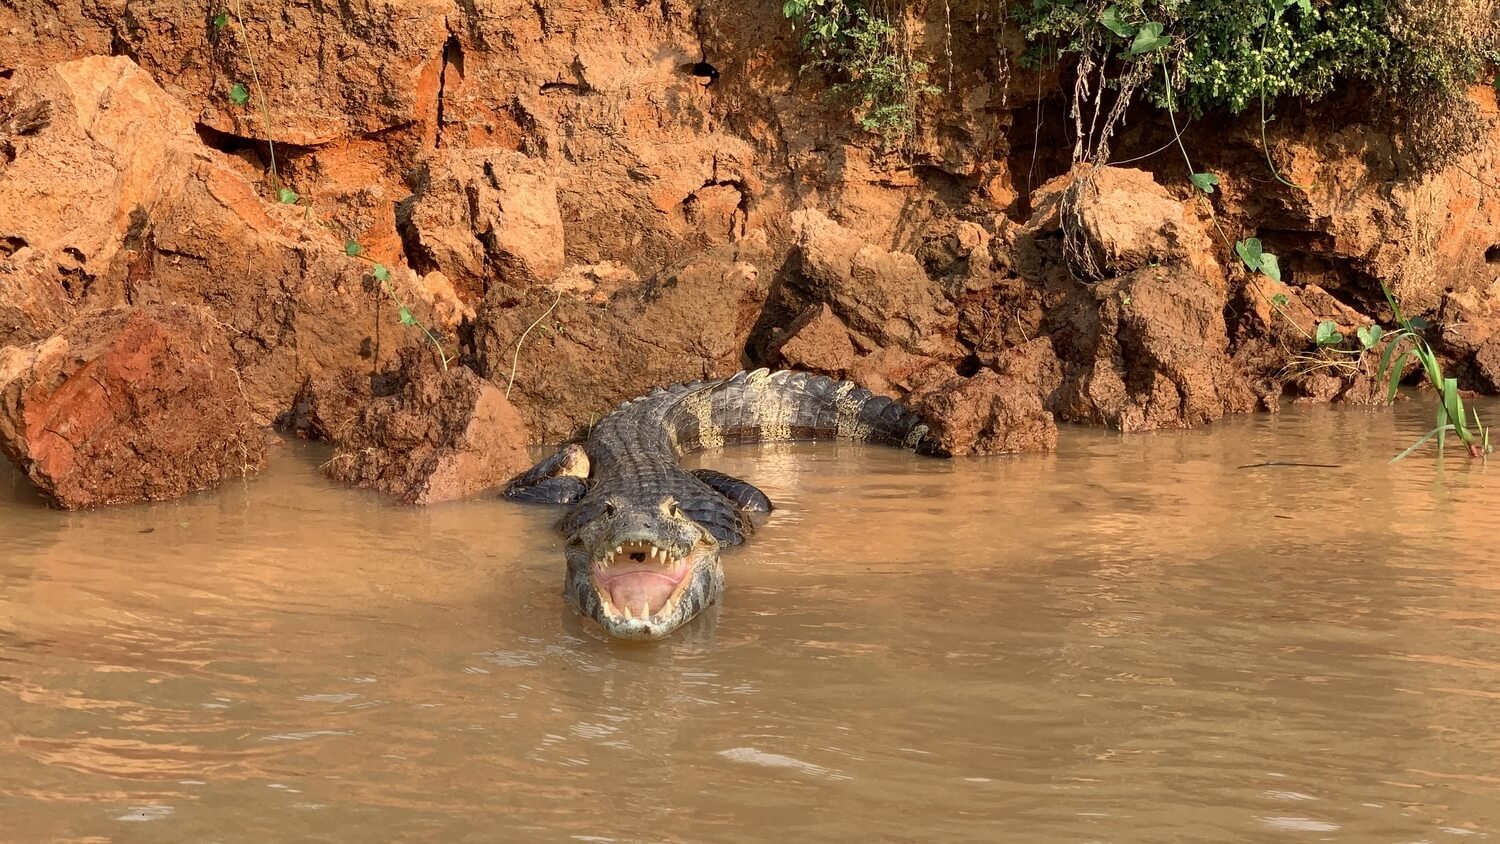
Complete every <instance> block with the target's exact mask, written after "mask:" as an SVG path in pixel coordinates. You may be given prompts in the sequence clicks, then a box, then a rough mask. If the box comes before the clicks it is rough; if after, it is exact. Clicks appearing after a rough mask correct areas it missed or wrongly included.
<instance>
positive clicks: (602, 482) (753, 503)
mask: <svg viewBox="0 0 1500 844" xmlns="http://www.w3.org/2000/svg"><path fill="white" fill-rule="evenodd" d="M793 440H842V441H853V442H863V443H876V444H881V445H890V446H895V447H898V448H904V449H910V450H914V451H916V452H918V453H921V454H932V455H938V456H944V455H943V452H942V450H941V449H940V448H939V447H938V445H937V443H936V441H935V440H934V439H933V438H932V437H931V436H930V435H929V433H928V428H927V426H926V425H925V424H923V422H922V420H921V419H920V418H919V417H918V416H917V415H916V414H915V413H912V412H911V411H910V410H907V409H906V408H904V407H902V406H901V405H899V404H897V403H896V402H895V401H893V400H892V399H889V398H886V397H884V396H876V395H874V394H872V393H871V392H870V391H869V390H866V389H863V388H861V387H858V386H856V385H854V384H853V383H850V382H848V381H836V380H834V379H832V378H829V377H827V376H822V375H811V374H808V373H805V372H792V371H781V372H771V371H769V370H766V369H759V370H756V371H754V372H740V373H738V374H735V375H733V376H730V377H729V378H724V379H720V380H715V381H697V382H693V383H688V384H678V385H676V386H672V387H666V388H658V389H656V390H653V391H652V392H651V393H650V394H649V395H646V396H643V397H641V398H638V399H633V400H631V401H627V402H625V403H624V404H622V405H620V407H619V408H618V409H616V410H615V411H613V412H612V413H610V414H609V415H608V416H605V417H604V418H603V419H601V420H599V422H598V424H597V425H595V426H594V427H593V429H592V430H591V431H590V433H589V435H588V438H587V439H586V440H585V441H584V442H583V443H582V444H581V445H580V444H578V443H573V444H569V445H565V446H563V447H562V448H561V449H560V450H559V451H557V452H556V453H555V454H553V455H552V456H551V457H548V458H547V459H545V460H543V461H542V462H540V463H538V464H536V465H535V466H533V467H532V468H531V469H529V470H527V471H526V472H525V473H523V474H521V475H519V476H518V477H516V478H514V479H513V480H511V481H510V483H509V484H507V485H506V487H505V492H504V495H505V497H507V498H510V499H513V500H516V501H530V502H540V503H550V504H571V505H573V506H572V508H571V509H570V510H569V511H568V513H567V514H566V515H565V516H563V518H562V520H561V521H560V522H558V525H557V527H558V529H559V530H560V531H561V532H562V534H563V536H564V537H565V539H566V544H565V549H566V550H565V554H566V556H567V561H568V567H567V575H566V580H565V581H564V585H563V594H564V596H565V597H566V599H567V600H568V602H569V603H570V604H572V605H573V607H574V609H576V610H577V611H578V612H579V613H580V614H582V615H584V616H586V617H588V618H592V619H594V620H595V621H597V622H598V623H599V624H600V625H601V626H602V627H603V628H604V630H605V631H606V632H607V633H609V634H610V635H612V636H615V637H617V638H621V639H660V638H662V637H664V636H666V635H668V634H670V633H671V632H672V631H673V630H676V629H677V628H678V627H680V626H682V625H683V624H685V623H686V622H688V621H689V620H690V619H692V618H693V617H694V616H696V615H698V613H700V612H702V611H703V610H704V609H706V608H708V607H709V606H711V605H713V604H714V603H715V602H717V601H718V600H719V599H720V597H721V596H722V595H723V592H724V567H723V564H722V563H721V562H720V560H719V553H720V551H721V550H722V549H723V548H725V547H727V546H731V545H739V544H740V543H742V542H744V541H745V538H746V537H748V536H749V535H750V533H751V531H752V530H753V529H754V524H755V523H754V522H752V521H751V517H750V514H752V513H769V512H770V511H771V509H772V504H771V501H770V499H769V498H767V497H766V495H765V493H763V492H761V491H760V490H759V489H756V488H755V487H754V486H753V485H751V484H750V483H748V482H746V481H742V480H740V479H738V478H733V477H730V476H728V475H724V474H721V473H719V472H714V471H711V470H708V469H699V470H696V471H692V472H689V471H687V470H685V469H683V468H682V467H681V466H679V465H678V458H680V457H681V456H682V455H684V454H686V453H688V452H692V451H696V450H699V449H709V448H718V447H720V446H725V445H734V444H738V443H769V442H788V441H793Z"/></svg>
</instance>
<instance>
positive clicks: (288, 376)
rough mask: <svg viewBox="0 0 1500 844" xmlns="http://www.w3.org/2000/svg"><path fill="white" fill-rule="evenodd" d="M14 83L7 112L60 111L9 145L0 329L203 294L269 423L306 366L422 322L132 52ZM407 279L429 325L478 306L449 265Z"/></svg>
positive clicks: (16, 333)
mask: <svg viewBox="0 0 1500 844" xmlns="http://www.w3.org/2000/svg"><path fill="white" fill-rule="evenodd" d="M12 83H13V85H12V88H13V90H12V92H11V93H10V95H9V96H8V97H7V98H6V100H5V101H4V103H3V108H0V123H5V122H6V121H7V119H8V116H11V115H15V114H24V113H29V112H31V111H33V110H35V109H42V110H44V111H45V113H46V114H47V119H46V120H45V121H44V122H42V123H41V124H40V125H38V124H37V123H36V121H29V123H28V125H29V126H30V128H26V129H25V130H24V131H21V132H19V133H17V134H15V135H13V136H10V137H8V138H7V141H6V142H7V144H8V145H9V146H10V147H11V152H10V153H8V154H7V155H6V156H0V208H4V209H6V211H5V213H0V293H4V294H5V301H4V302H3V303H0V314H5V313H7V312H15V309H17V308H18V309H19V313H18V318H17V319H16V320H15V321H14V322H10V321H9V320H7V321H6V323H5V324H4V325H0V340H3V341H7V342H12V343H14V342H20V341H27V340H33V339H38V338H40V337H44V336H46V335H47V334H48V333H49V332H50V331H52V330H55V329H56V327H57V326H59V325H61V324H62V323H63V322H65V321H66V320H67V319H68V318H70V317H71V316H72V314H74V313H87V312H89V311H93V310H98V309H102V308H111V307H117V306H121V305H124V304H127V303H129V304H135V305H142V304H166V303H174V302H193V303H201V304H204V305H206V306H207V307H208V308H209V309H210V311H211V312H212V321H213V323H214V324H215V325H216V327H217V330H219V331H221V332H223V334H224V336H225V337H226V338H227V340H228V342H229V348H230V350H231V353H232V360H233V361H234V364H235V366H236V367H237V368H238V369H239V371H240V375H241V377H242V379H243V382H244V392H245V395H246V396H247V397H248V399H249V402H250V406H251V409H252V411H253V412H254V414H255V416H256V419H257V421H259V422H260V423H261V424H267V423H269V422H270V421H271V420H273V419H275V418H276V417H277V416H278V415H279V414H281V413H282V412H284V411H285V410H286V409H287V407H289V406H290V404H291V401H292V397H293V396H294V395H295V394H296V392H297V389H298V388H299V387H300V386H301V385H302V382H303V381H304V380H306V378H307V376H309V375H315V374H319V373H322V372H329V371H337V370H339V369H342V368H344V367H348V366H355V365H361V364H362V365H364V366H365V367H366V368H367V369H368V368H371V367H372V366H376V365H379V364H381V363H384V362H388V361H390V360H393V359H394V357H395V353H396V352H397V351H398V350H399V349H400V347H401V346H402V345H404V344H405V343H408V342H414V341H416V340H418V339H420V338H419V337H417V336H415V335H414V334H413V333H412V332H411V331H408V330H406V329H404V328H403V327H401V326H399V325H397V324H396V317H395V307H394V306H393V305H392V303H391V301H390V297H389V296H387V295H384V294H382V292H381V290H380V288H379V286H378V285H377V284H376V283H375V281H374V280H373V279H372V278H371V276H370V265H369V264H368V263H366V262H362V261H359V260H356V259H354V258H350V257H348V256H346V255H345V254H344V250H343V244H342V241H340V240H338V239H337V238H336V237H334V236H333V235H332V234H331V233H329V232H328V231H327V230H325V229H323V228H322V227H321V226H319V225H318V224H317V222H316V221H315V220H312V219H310V214H309V213H308V211H307V209H303V208H300V207H295V206H289V205H278V204H272V203H269V202H266V201H264V198H263V197H262V196H260V195H258V194H257V193H256V190H255V188H254V186H253V185H252V184H251V183H250V182H249V181H248V180H246V178H245V177H244V176H242V175H241V174H240V173H239V172H238V171H237V170H236V168H235V167H234V166H233V164H232V161H231V159H229V158H228V157H227V156H223V155H220V154H218V153H216V152H214V151H212V150H210V149H208V148H206V147H205V146H203V143H202V141H201V140H200V139H199V137H198V136H197V134H196V133H195V132H194V130H193V123H192V121H191V120H190V119H189V118H188V117H187V115H186V113H185V110H184V109H183V108H182V107H181V106H180V105H178V104H177V103H175V102H174V101H173V100H172V99H171V97H169V96H168V95H167V93H166V92H165V91H163V90H162V88H161V87H160V86H159V85H157V84H156V82H155V81H153V80H152V79H151V77H150V76H149V75H148V74H146V73H145V72H144V71H142V70H141V69H140V68H139V67H137V66H136V65H135V64H134V63H132V62H131V61H130V60H129V59H126V58H121V57H115V58H108V57H90V58H85V59H79V60H76V61H71V62H63V63H60V64H57V65H53V66H52V67H49V68H46V69H26V70H22V71H18V72H17V73H16V74H15V76H14V77H13V79H12ZM8 156H13V157H10V158H9V160H6V159H7V157H8ZM392 284H393V285H394V286H395V287H396V289H397V295H398V296H400V297H401V298H402V299H403V301H405V302H407V303H409V305H410V307H411V308H412V310H413V311H414V313H415V315H416V316H417V317H418V318H419V319H420V320H421V321H422V322H423V323H425V324H427V325H430V326H436V327H438V328H439V329H444V328H448V327H451V325H452V323H454V322H456V321H457V319H458V318H459V317H460V316H461V315H462V311H463V308H462V307H461V305H459V304H457V303H455V302H454V301H453V300H454V294H453V292H452V290H451V286H449V285H448V284H447V283H446V281H444V280H443V279H442V276H441V274H435V273H429V274H427V276H425V277H418V276H417V275H416V274H415V273H412V272H411V271H410V270H408V269H406V268H404V267H399V266H398V267H395V268H394V269H393V272H392Z"/></svg>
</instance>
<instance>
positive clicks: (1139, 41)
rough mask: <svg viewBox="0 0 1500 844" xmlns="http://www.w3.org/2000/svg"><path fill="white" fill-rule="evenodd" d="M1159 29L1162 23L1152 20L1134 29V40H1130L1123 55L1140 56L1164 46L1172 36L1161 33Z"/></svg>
mask: <svg viewBox="0 0 1500 844" xmlns="http://www.w3.org/2000/svg"><path fill="white" fill-rule="evenodd" d="M1161 31H1162V25H1161V24H1159V23H1156V22H1154V21H1153V22H1151V23H1148V24H1146V25H1145V26H1142V27H1141V28H1140V29H1138V30H1136V32H1135V40H1134V41H1132V42H1130V49H1129V50H1127V51H1125V55H1127V56H1141V55H1145V54H1146V53H1149V52H1151V51H1152V50H1156V49H1159V48H1161V47H1164V46H1166V45H1167V44H1168V43H1170V42H1171V40H1172V38H1171V36H1165V35H1162V34H1161Z"/></svg>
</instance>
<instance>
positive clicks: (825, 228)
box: [791, 210, 962, 359]
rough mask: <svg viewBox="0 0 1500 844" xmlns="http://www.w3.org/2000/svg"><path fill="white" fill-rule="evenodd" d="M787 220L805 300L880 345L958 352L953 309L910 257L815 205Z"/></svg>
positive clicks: (937, 353)
mask: <svg viewBox="0 0 1500 844" xmlns="http://www.w3.org/2000/svg"><path fill="white" fill-rule="evenodd" d="M791 223H792V226H793V227H794V228H795V229H796V231H797V253H798V256H799V258H800V262H799V263H800V265H799V267H798V273H797V278H795V279H794V284H793V287H794V288H795V292H796V293H799V294H800V295H801V296H802V297H803V298H804V299H805V300H806V304H812V303H814V302H826V303H827V304H828V306H829V307H830V308H831V309H832V311H833V313H834V314H836V315H838V317H839V318H840V319H841V320H843V322H844V323H845V324H846V325H848V326H849V328H850V329H852V330H854V331H857V332H859V333H861V334H864V335H866V336H868V337H869V338H870V339H871V340H873V341H875V342H876V343H878V344H879V345H882V346H896V347H899V348H901V349H903V350H905V351H907V352H911V353H913V354H920V355H926V356H929V357H934V358H940V359H956V358H958V357H962V350H961V349H960V347H959V346H958V343H957V341H956V340H955V339H954V335H955V334H956V333H957V330H958V309H957V308H956V307H955V306H954V304H953V303H952V302H951V301H949V300H948V299H947V297H946V296H944V295H943V291H942V289H941V288H940V287H939V286H938V285H937V284H935V283H934V282H933V281H932V279H930V278H928V277H927V273H926V272H924V271H923V269H922V265H921V264H920V263H918V261H917V259H916V257H915V256H913V255H910V254H907V253H905V252H888V251H886V250H884V249H881V248H879V247H877V246H873V245H871V244H869V243H867V242H865V241H864V240H863V239H862V238H861V237H860V236H859V235H857V234H855V233H854V232H851V231H849V230H848V229H845V228H844V227H843V226H840V225H839V224H838V223H835V222H834V221H832V220H830V219H828V217H826V216H824V215H823V213H822V212H820V211H815V210H803V211H798V212H796V213H794V214H792V216H791ZM799 311H800V309H799Z"/></svg>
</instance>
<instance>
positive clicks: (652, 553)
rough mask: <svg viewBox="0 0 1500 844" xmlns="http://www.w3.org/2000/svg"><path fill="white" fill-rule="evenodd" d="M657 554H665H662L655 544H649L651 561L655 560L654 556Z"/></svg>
mask: <svg viewBox="0 0 1500 844" xmlns="http://www.w3.org/2000/svg"><path fill="white" fill-rule="evenodd" d="M658 554H661V555H662V556H663V557H665V556H666V555H665V554H662V550H661V549H660V548H658V547H656V546H655V545H652V546H651V562H653V563H654V562H656V557H657V555H658Z"/></svg>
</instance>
